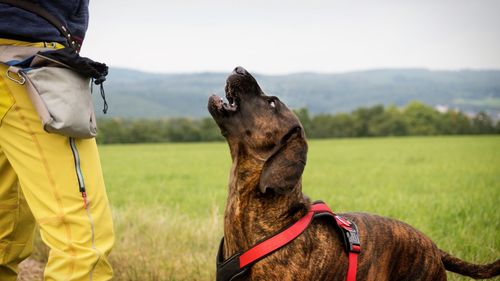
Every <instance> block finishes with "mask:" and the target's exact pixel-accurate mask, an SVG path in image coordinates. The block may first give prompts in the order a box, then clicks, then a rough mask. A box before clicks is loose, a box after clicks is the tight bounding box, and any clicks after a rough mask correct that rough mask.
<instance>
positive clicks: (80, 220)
mask: <svg viewBox="0 0 500 281" xmlns="http://www.w3.org/2000/svg"><path fill="white" fill-rule="evenodd" d="M0 45H10V46H13V45H16V46H33V47H44V46H45V47H47V46H48V45H47V44H44V43H26V42H20V41H12V40H6V39H0ZM0 51H1V50H0ZM6 70H7V67H6V65H4V64H1V63H0V280H1V281H10V280H12V281H15V280H16V275H17V271H18V264H19V262H21V261H22V260H23V259H25V258H26V257H28V256H29V255H30V253H31V251H32V247H33V246H32V242H33V234H34V229H35V222H36V223H38V224H39V226H40V234H41V237H42V240H43V242H44V243H45V244H46V245H47V246H48V247H49V248H50V253H49V257H48V262H47V265H46V267H45V271H44V277H45V280H58V281H60V280H94V281H98V280H109V279H111V277H112V274H113V272H112V269H111V266H110V264H109V263H108V261H107V256H108V254H109V252H110V250H111V247H112V246H113V243H114V234H113V225H112V219H111V212H110V209H109V205H108V198H107V195H106V190H105V187H104V181H103V176H102V172H101V163H100V160H99V155H98V151H97V146H96V143H95V140H94V139H85V140H83V139H78V140H73V141H72V142H73V144H74V148H76V149H77V152H78V154H79V158H80V159H79V163H80V166H81V172H82V174H83V180H84V184H85V188H86V192H87V196H88V207H87V209H86V208H85V207H84V201H83V198H82V193H80V190H79V182H78V178H77V173H76V167H77V165H76V162H75V158H74V155H73V151H72V148H71V146H70V139H69V138H68V137H64V136H61V135H57V134H49V133H47V132H45V131H44V130H43V128H42V125H41V122H40V119H39V117H38V115H37V113H36V112H35V110H34V108H33V106H32V104H31V101H30V100H29V99H28V95H27V94H26V89H25V87H24V86H23V85H19V84H17V83H15V82H13V81H12V80H10V79H8V78H7V77H6Z"/></svg>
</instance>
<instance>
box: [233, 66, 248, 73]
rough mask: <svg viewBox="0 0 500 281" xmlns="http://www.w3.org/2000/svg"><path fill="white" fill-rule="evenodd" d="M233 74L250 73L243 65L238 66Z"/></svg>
mask: <svg viewBox="0 0 500 281" xmlns="http://www.w3.org/2000/svg"><path fill="white" fill-rule="evenodd" d="M233 74H240V75H248V71H247V70H246V69H244V68H243V67H241V66H237V67H236V68H235V69H234V70H233Z"/></svg>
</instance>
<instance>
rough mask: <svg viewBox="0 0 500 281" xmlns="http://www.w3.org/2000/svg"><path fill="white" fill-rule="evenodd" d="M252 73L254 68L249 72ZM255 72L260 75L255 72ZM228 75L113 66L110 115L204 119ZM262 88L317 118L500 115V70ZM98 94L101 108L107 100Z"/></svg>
mask: <svg viewBox="0 0 500 281" xmlns="http://www.w3.org/2000/svg"><path fill="white" fill-rule="evenodd" d="M249 71H251V69H250V70H249ZM254 74H255V73H254ZM227 75H228V73H193V74H151V73H145V72H139V71H133V70H128V69H120V68H111V70H110V74H109V76H108V80H107V81H106V83H105V90H106V97H107V100H108V103H109V111H108V114H107V115H106V116H109V117H137V118H163V117H181V116H182V117H203V116H208V111H207V110H206V104H207V99H208V97H209V96H210V94H212V93H216V94H218V95H224V84H225V80H226V77H227ZM255 77H256V79H257V80H258V81H259V83H260V85H261V87H262V88H263V90H264V91H265V92H266V93H267V94H269V95H276V96H278V97H279V98H280V99H281V100H283V101H284V102H285V103H286V104H287V105H288V106H290V107H292V108H300V107H307V108H308V109H309V111H310V112H311V113H312V114H319V113H337V112H349V111H351V110H353V109H356V108H358V107H361V106H372V105H375V104H384V105H390V104H395V105H398V106H402V105H406V104H407V103H408V102H410V101H412V100H419V101H422V102H424V103H426V104H429V105H432V106H436V105H444V106H447V107H448V108H452V109H455V108H457V109H460V110H462V111H466V112H479V111H487V112H489V113H490V114H492V115H494V116H500V70H463V71H429V70H425V69H380V70H369V71H359V72H348V73H337V74H320V73H296V74H290V75H260V74H258V73H257V74H255ZM94 90H95V92H94V93H95V97H94V99H95V104H96V110H97V112H98V114H99V115H100V116H102V112H101V109H102V101H101V100H100V98H98V96H99V95H98V94H97V93H98V91H97V88H95V89H94Z"/></svg>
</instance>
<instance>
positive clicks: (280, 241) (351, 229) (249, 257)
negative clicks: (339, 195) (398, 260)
mask: <svg viewBox="0 0 500 281" xmlns="http://www.w3.org/2000/svg"><path fill="white" fill-rule="evenodd" d="M321 214H326V215H330V216H332V217H333V218H335V221H336V223H337V225H338V226H339V227H340V228H341V229H342V231H343V232H344V237H345V239H344V240H345V242H346V244H347V245H346V246H347V249H348V252H349V264H348V271H347V278H346V281H356V271H357V265H358V255H359V253H360V252H361V247H360V245H359V238H358V234H357V229H356V226H355V225H354V224H353V223H351V222H350V221H348V220H346V219H344V218H342V217H339V216H337V215H336V214H335V213H333V212H332V210H330V208H329V207H328V206H327V205H326V204H325V203H322V202H318V203H315V204H313V205H312V206H311V209H310V210H309V212H308V213H307V214H306V215H305V216H304V217H302V218H301V219H300V220H299V221H297V222H296V223H294V224H293V225H292V226H290V227H289V228H287V229H286V230H284V231H283V232H280V233H278V234H276V235H275V236H273V237H271V238H269V239H267V240H265V241H263V242H260V243H259V244H257V245H255V246H254V247H252V248H251V249H250V250H248V251H246V252H245V253H243V254H241V256H240V257H239V267H240V268H241V269H243V268H244V267H246V266H248V265H251V264H252V263H254V262H256V261H258V260H260V259H262V258H264V257H265V256H267V255H269V254H270V253H272V252H274V251H276V250H278V249H280V248H281V247H283V246H285V245H286V244H288V243H290V242H292V241H293V240H294V239H295V238H297V237H298V236H299V235H300V234H301V233H302V232H304V230H306V228H307V227H308V226H309V224H310V223H311V221H312V220H313V218H314V217H315V215H321Z"/></svg>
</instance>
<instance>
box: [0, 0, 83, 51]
mask: <svg viewBox="0 0 500 281" xmlns="http://www.w3.org/2000/svg"><path fill="white" fill-rule="evenodd" d="M0 3H4V4H8V5H11V6H14V7H17V8H20V9H23V10H26V11H28V12H31V13H33V14H35V15H37V16H39V17H41V18H43V19H45V20H46V21H48V22H49V23H50V24H52V25H53V26H55V27H56V28H57V30H59V32H60V33H61V35H62V36H64V38H65V39H66V41H67V42H68V46H69V47H71V48H73V49H74V50H75V51H76V52H77V53H78V52H80V48H81V45H80V43H79V42H78V40H75V38H74V37H73V36H72V35H71V33H70V32H69V30H68V28H67V27H66V25H64V24H62V23H61V22H60V21H59V20H58V19H57V18H56V17H55V16H54V15H52V14H51V13H49V12H47V10H45V9H44V8H42V7H40V6H39V5H37V4H35V3H33V2H30V1H26V0H0Z"/></svg>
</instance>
